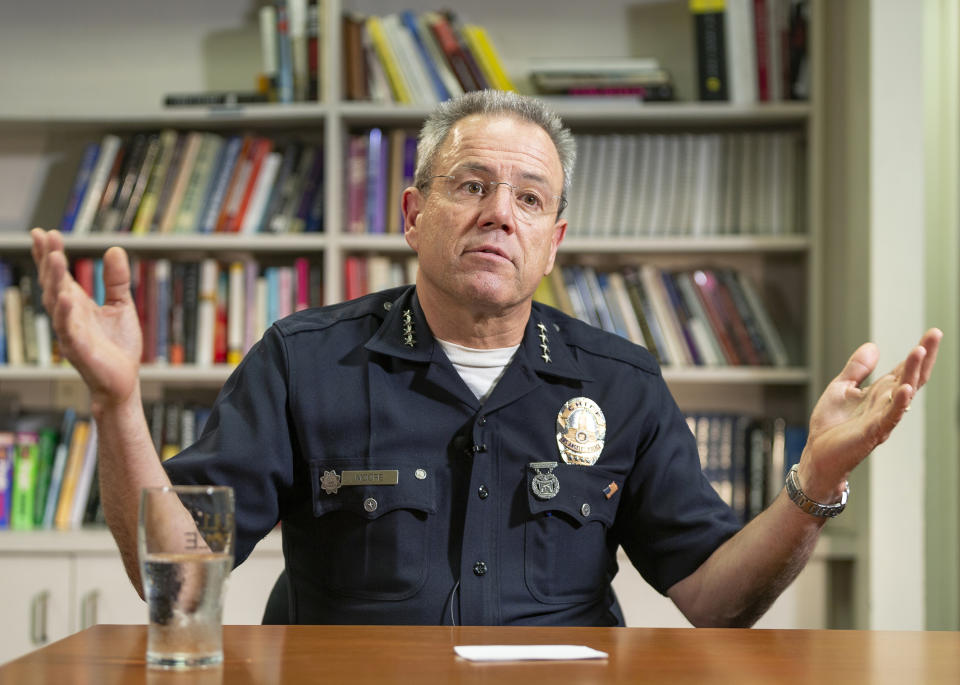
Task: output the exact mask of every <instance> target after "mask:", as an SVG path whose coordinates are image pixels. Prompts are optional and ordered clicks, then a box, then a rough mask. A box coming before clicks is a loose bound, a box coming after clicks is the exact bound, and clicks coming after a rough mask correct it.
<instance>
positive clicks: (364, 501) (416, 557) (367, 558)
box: [310, 458, 437, 600]
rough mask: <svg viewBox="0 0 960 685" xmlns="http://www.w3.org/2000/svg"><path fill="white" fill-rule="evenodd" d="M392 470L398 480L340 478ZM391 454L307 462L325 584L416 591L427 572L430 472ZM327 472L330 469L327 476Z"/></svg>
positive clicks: (361, 590) (398, 593)
mask: <svg viewBox="0 0 960 685" xmlns="http://www.w3.org/2000/svg"><path fill="white" fill-rule="evenodd" d="M344 469H345V470H364V471H379V470H397V471H398V477H397V484H396V485H367V484H363V485H341V486H340V487H339V488H338V489H337V490H336V492H327V490H325V489H324V487H323V486H324V485H326V486H327V489H330V484H331V477H330V475H329V473H330V472H331V471H332V472H335V473H336V474H337V475H338V476H339V474H342V472H343V470H344ZM417 471H418V467H416V466H414V465H413V464H410V463H406V464H405V463H403V462H401V461H399V460H398V459H396V458H391V459H390V460H389V461H387V460H377V459H373V458H370V459H362V460H343V461H335V462H334V461H328V462H324V463H320V462H311V464H310V475H311V485H312V488H313V513H314V516H315V517H317V538H316V539H317V545H318V549H316V550H315V554H316V555H317V557H318V558H319V561H320V563H319V568H320V569H322V574H321V575H322V582H323V585H324V587H325V588H326V589H327V590H329V591H330V592H333V593H336V594H340V595H346V596H350V597H357V598H361V599H374V600H402V599H407V598H409V597H412V596H413V595H415V594H416V593H417V592H418V591H419V590H420V588H421V587H423V584H424V582H425V581H426V579H427V545H428V540H429V529H430V527H431V523H432V520H433V515H434V514H436V512H437V507H436V499H435V487H434V478H433V477H432V476H431V474H429V473H426V472H423V471H421V472H420V474H419V475H421V476H423V477H422V478H418V477H417ZM325 474H328V475H327V476H326V478H325Z"/></svg>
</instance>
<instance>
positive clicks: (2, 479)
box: [0, 431, 17, 530]
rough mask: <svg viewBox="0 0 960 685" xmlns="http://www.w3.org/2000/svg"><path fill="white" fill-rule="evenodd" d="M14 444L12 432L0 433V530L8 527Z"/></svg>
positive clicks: (11, 500) (11, 495) (11, 501)
mask: <svg viewBox="0 0 960 685" xmlns="http://www.w3.org/2000/svg"><path fill="white" fill-rule="evenodd" d="M16 444H17V441H16V435H15V434H14V433H13V432H12V431H0V530H3V529H6V528H9V527H10V510H11V505H12V504H13V463H14V461H15V454H16Z"/></svg>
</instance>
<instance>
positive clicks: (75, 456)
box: [53, 418, 93, 530]
mask: <svg viewBox="0 0 960 685" xmlns="http://www.w3.org/2000/svg"><path fill="white" fill-rule="evenodd" d="M92 426H93V421H92V420H90V419H86V418H83V419H81V418H78V419H76V420H75V421H74V424H73V431H72V433H71V434H70V449H69V450H68V452H67V463H66V467H65V469H64V473H63V482H62V484H61V486H60V496H59V498H58V500H57V511H56V514H55V515H54V521H53V523H54V526H55V527H56V528H57V529H58V530H66V529H68V528H70V524H71V518H70V517H71V515H72V513H73V499H74V495H75V493H76V489H77V481H78V480H79V479H80V472H81V471H82V470H83V461H84V458H85V457H86V451H87V442H88V441H89V440H90V435H91V432H92Z"/></svg>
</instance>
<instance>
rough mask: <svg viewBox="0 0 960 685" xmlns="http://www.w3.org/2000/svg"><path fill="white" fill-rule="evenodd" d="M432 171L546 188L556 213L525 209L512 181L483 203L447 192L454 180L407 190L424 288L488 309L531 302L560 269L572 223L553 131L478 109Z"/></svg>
mask: <svg viewBox="0 0 960 685" xmlns="http://www.w3.org/2000/svg"><path fill="white" fill-rule="evenodd" d="M432 174H437V175H441V174H443V175H446V174H449V175H454V176H456V177H457V178H458V179H462V178H473V177H478V178H480V179H482V180H486V181H498V182H505V183H509V184H512V185H513V186H515V187H518V188H534V187H536V188H540V189H543V190H545V191H546V192H547V194H548V196H549V201H552V203H553V204H552V205H550V206H552V207H553V211H552V212H549V211H545V212H543V213H542V214H540V215H538V216H535V217H534V216H530V215H529V214H525V213H524V212H523V211H519V210H518V209H517V202H518V199H517V191H515V190H513V189H511V188H510V187H509V186H507V185H499V186H495V189H494V190H492V191H491V192H489V193H485V194H484V199H483V200H482V201H479V202H472V201H471V202H462V201H460V202H458V201H457V200H456V199H455V198H453V197H451V196H450V195H448V193H447V190H448V189H449V188H451V187H455V186H454V185H452V184H453V182H450V183H448V182H447V179H434V180H433V181H432V182H431V184H430V186H429V187H428V188H427V189H426V190H425V191H423V192H420V191H417V190H408V191H407V192H406V193H405V194H404V199H403V204H404V215H405V217H406V239H407V242H408V243H409V244H410V246H411V247H412V248H413V249H414V250H416V252H417V254H418V255H419V263H420V274H419V277H418V280H417V287H418V289H419V290H420V291H421V293H422V294H425V295H427V296H433V297H434V299H440V300H444V299H445V300H448V301H451V302H455V303H456V304H457V305H460V306H465V307H468V308H471V309H474V310H477V311H484V312H487V313H496V312H498V311H504V310H506V309H509V308H511V307H514V306H516V305H518V304H522V303H524V302H525V301H529V299H530V298H531V297H532V295H533V292H534V290H536V287H537V284H538V283H539V282H540V279H541V278H542V277H543V276H544V275H545V274H547V273H549V272H550V270H551V269H552V268H553V261H554V257H555V256H556V253H557V247H558V246H559V244H560V241H561V240H562V239H563V235H564V232H565V230H566V227H567V222H566V220H561V221H557V219H556V200H554V199H553V197H554V196H559V195H560V193H561V191H562V186H563V171H562V168H561V166H560V158H559V157H558V155H557V150H556V147H555V146H554V144H553V141H552V140H550V137H549V136H548V135H547V133H546V132H545V131H544V130H543V129H541V128H540V127H539V126H537V125H535V124H531V123H528V122H523V121H520V120H518V119H514V118H512V117H501V116H498V117H484V116H480V115H472V116H470V117H467V118H465V119H461V120H460V121H459V122H457V124H456V125H455V126H454V127H453V129H451V131H450V133H449V134H448V135H447V139H446V140H445V141H444V143H443V145H442V146H441V149H440V150H439V154H438V155H437V159H436V162H435V164H434V168H433V169H432ZM471 190H472V188H471ZM523 199H526V198H523Z"/></svg>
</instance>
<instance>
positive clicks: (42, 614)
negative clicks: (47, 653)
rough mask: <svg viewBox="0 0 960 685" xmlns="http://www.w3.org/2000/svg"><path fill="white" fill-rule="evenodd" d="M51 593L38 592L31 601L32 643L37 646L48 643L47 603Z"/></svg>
mask: <svg viewBox="0 0 960 685" xmlns="http://www.w3.org/2000/svg"><path fill="white" fill-rule="evenodd" d="M49 599H50V593H49V592H47V591H46V590H44V591H43V592H38V593H37V594H35V595H34V596H33V599H32V600H30V641H31V642H32V643H33V644H35V645H45V644H46V643H47V601H48V600H49Z"/></svg>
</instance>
